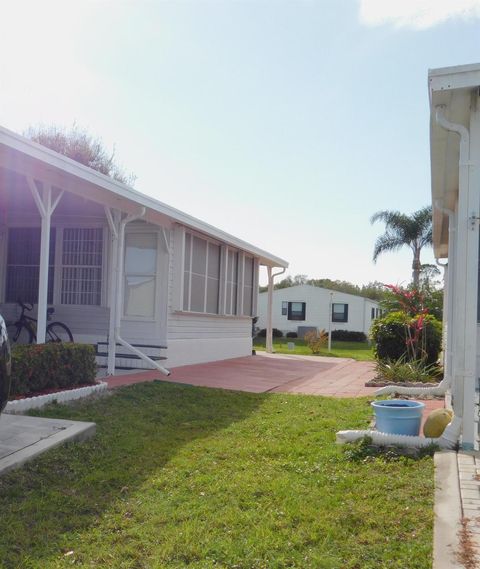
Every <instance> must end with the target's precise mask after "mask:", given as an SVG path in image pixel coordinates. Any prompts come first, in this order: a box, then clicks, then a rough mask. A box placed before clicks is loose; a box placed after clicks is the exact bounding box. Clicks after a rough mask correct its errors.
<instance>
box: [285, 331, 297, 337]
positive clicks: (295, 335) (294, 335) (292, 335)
mask: <svg viewBox="0 0 480 569" xmlns="http://www.w3.org/2000/svg"><path fill="white" fill-rule="evenodd" d="M286 336H287V338H298V334H297V333H296V332H287V334H286Z"/></svg>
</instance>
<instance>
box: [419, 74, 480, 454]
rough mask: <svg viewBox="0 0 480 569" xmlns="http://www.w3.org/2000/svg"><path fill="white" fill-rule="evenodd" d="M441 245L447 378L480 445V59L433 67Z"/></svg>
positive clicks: (436, 225) (437, 245)
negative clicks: (459, 64) (479, 438)
mask: <svg viewBox="0 0 480 569" xmlns="http://www.w3.org/2000/svg"><path fill="white" fill-rule="evenodd" d="M428 80H429V95H430V111H431V119H430V145H431V172H432V205H433V246H434V252H435V256H436V258H437V259H438V260H439V261H438V262H439V263H440V264H443V265H445V301H444V303H445V308H444V330H445V334H446V342H445V376H446V378H447V379H448V380H449V381H450V382H451V392H452V400H453V409H454V412H455V415H456V416H457V417H459V418H461V419H462V446H463V448H466V449H477V450H478V448H479V441H478V435H479V432H478V417H479V394H480V384H479V357H480V347H479V334H478V330H479V322H480V314H479V308H480V305H479V302H478V295H479V288H478V285H479V279H478V274H479V222H480V64H474V65H461V66H456V67H447V68H442V69H432V70H430V71H429V75H428Z"/></svg>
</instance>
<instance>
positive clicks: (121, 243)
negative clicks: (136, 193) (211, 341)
mask: <svg viewBox="0 0 480 569" xmlns="http://www.w3.org/2000/svg"><path fill="white" fill-rule="evenodd" d="M145 212H146V209H145V207H142V209H141V211H140V212H139V213H138V214H134V215H127V217H125V218H124V219H122V220H121V221H120V227H119V231H118V245H117V252H118V255H117V283H116V302H115V341H116V342H118V343H119V344H121V345H122V346H123V347H124V348H127V350H130V351H131V352H133V353H134V354H135V355H136V356H138V357H139V358H140V359H142V360H143V361H145V362H147V363H148V364H150V365H151V366H153V367H154V368H156V369H158V370H159V371H161V372H162V373H163V374H164V375H166V376H169V375H170V374H171V371H170V370H169V369H167V368H166V367H164V366H162V365H160V364H159V363H157V362H156V361H154V360H152V359H151V358H149V357H148V356H147V355H146V354H144V353H143V352H141V351H140V350H138V349H137V348H135V347H134V346H132V345H131V344H129V343H128V342H127V341H126V340H124V339H123V338H122V337H121V335H120V328H121V323H122V306H123V303H122V294H123V287H122V279H123V266H124V250H125V226H126V225H127V223H130V222H131V221H135V220H136V219H141V218H143V217H144V216H145Z"/></svg>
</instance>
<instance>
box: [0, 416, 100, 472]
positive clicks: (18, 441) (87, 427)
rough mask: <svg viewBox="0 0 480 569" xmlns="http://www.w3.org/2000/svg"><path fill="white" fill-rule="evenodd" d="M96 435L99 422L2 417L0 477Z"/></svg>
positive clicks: (0, 425) (0, 424)
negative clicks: (62, 446)
mask: <svg viewBox="0 0 480 569" xmlns="http://www.w3.org/2000/svg"><path fill="white" fill-rule="evenodd" d="M94 434H95V423H85V422H82V421H66V420H63V419H44V418H42V417H26V416H24V415H7V414H5V413H3V414H2V415H0V475H1V474H4V473H5V472H8V471H9V470H12V469H14V468H18V467H19V466H22V465H23V464H25V463H26V462H28V461H29V460H33V459H34V458H36V457H37V456H39V455H40V454H42V453H43V452H45V451H47V450H49V449H51V448H54V447H56V446H58V445H61V444H64V443H66V442H69V441H81V440H85V439H87V438H90V437H92V436H93V435H94Z"/></svg>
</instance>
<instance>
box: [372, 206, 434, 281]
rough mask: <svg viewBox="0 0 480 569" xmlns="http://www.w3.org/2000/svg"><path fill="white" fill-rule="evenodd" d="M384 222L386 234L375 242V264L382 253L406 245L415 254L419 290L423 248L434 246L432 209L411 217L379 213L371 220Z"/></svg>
mask: <svg viewBox="0 0 480 569" xmlns="http://www.w3.org/2000/svg"><path fill="white" fill-rule="evenodd" d="M376 221H383V222H384V223H385V229H386V231H385V233H384V234H383V235H380V237H378V238H377V240H376V241H375V247H374V249H373V262H374V263H375V262H376V261H377V259H378V256H379V255H380V254H381V253H386V252H388V251H398V250H399V249H401V248H402V247H404V246H405V245H407V246H408V247H410V249H411V250H412V252H413V263H412V279H413V285H414V286H415V287H416V288H417V287H418V285H419V281H420V270H421V266H422V265H421V263H420V252H421V250H422V248H423V247H425V246H428V245H431V244H432V208H431V207H430V206H427V207H424V208H422V209H420V210H418V211H415V212H414V213H412V214H411V215H406V214H404V213H400V212H399V211H377V213H374V214H373V215H372V217H371V219H370V222H371V223H375V222H376Z"/></svg>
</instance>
